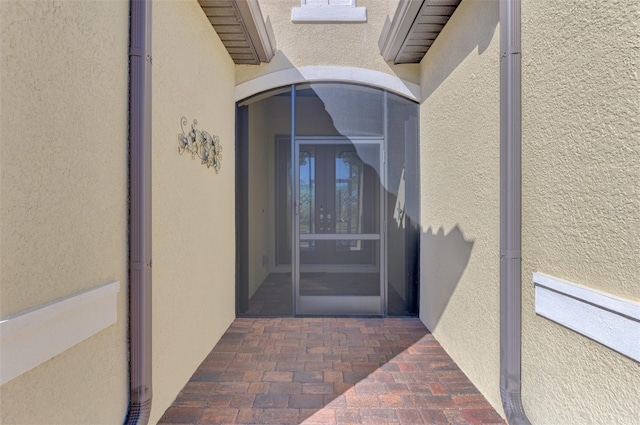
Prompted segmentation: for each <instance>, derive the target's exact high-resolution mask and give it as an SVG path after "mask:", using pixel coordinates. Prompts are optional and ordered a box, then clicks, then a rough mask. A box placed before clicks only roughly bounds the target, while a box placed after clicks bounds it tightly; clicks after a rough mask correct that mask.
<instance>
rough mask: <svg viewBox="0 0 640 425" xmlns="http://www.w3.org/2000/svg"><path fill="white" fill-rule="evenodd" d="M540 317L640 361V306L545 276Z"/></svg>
mask: <svg viewBox="0 0 640 425" xmlns="http://www.w3.org/2000/svg"><path fill="white" fill-rule="evenodd" d="M533 282H534V287H535V311H536V314H538V315H540V316H542V317H545V318H547V319H549V320H552V321H554V322H556V323H559V324H560V325H562V326H565V327H567V328H569V329H571V330H573V331H575V332H578V333H579V334H582V335H584V336H586V337H588V338H590V339H592V340H594V341H597V342H599V343H600V344H603V345H605V346H606V347H609V348H611V349H612V350H615V351H617V352H619V353H621V354H624V355H625V356H627V357H629V358H631V359H633V360H635V361H637V362H640V304H639V303H636V302H633V301H630V300H626V299H623V298H619V297H616V296H613V295H610V294H607V293H605V292H601V291H597V290H594V289H591V288H588V287H586V286H582V285H578V284H575V283H571V282H567V281H565V280H562V279H558V278H555V277H552V276H549V275H545V274H542V273H534V274H533Z"/></svg>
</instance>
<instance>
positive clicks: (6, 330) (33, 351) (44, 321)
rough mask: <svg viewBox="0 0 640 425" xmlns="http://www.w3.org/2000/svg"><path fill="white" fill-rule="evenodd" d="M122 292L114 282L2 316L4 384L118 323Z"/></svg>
mask: <svg viewBox="0 0 640 425" xmlns="http://www.w3.org/2000/svg"><path fill="white" fill-rule="evenodd" d="M118 292H120V282H117V281H111V282H107V283H105V284H103V285H100V286H98V287H96V288H92V289H89V290H87V291H83V292H80V293H77V294H74V295H71V296H69V297H65V298H61V299H58V300H56V301H53V302H51V303H48V304H44V305H41V306H38V307H35V308H32V309H29V310H26V311H23V312H20V313H18V314H14V315H12V316H8V317H5V318H2V319H0V385H2V384H4V383H6V382H8V381H10V380H12V379H14V378H16V377H18V376H20V375H22V374H23V373H25V372H27V371H29V370H31V369H33V368H34V367H36V366H38V365H40V364H42V363H44V362H46V361H47V360H49V359H51V358H53V357H54V356H56V355H58V354H60V353H62V352H63V351H65V350H67V349H69V348H71V347H73V346H74V345H76V344H79V343H80V342H82V341H84V340H85V339H87V338H89V337H91V336H93V335H95V334H96V333H98V332H100V331H101V330H103V329H105V328H107V327H109V326H111V325H113V324H114V323H116V320H117V311H118V298H117V294H118Z"/></svg>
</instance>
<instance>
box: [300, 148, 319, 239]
mask: <svg viewBox="0 0 640 425" xmlns="http://www.w3.org/2000/svg"><path fill="white" fill-rule="evenodd" d="M299 162H300V164H299V166H300V216H299V220H300V234H310V233H315V231H316V229H315V228H316V226H315V215H316V210H315V203H316V177H315V176H316V169H315V163H316V159H315V155H314V151H313V149H308V148H305V149H304V150H303V149H301V150H300V159H299ZM314 248H315V241H312V240H304V241H300V250H302V251H312V250H313V249H314Z"/></svg>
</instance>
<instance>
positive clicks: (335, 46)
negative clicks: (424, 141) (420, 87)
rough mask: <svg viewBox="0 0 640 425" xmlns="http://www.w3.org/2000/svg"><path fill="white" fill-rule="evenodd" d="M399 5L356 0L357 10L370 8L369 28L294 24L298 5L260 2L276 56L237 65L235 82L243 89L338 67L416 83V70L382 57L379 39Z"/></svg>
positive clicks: (296, 1)
mask: <svg viewBox="0 0 640 425" xmlns="http://www.w3.org/2000/svg"><path fill="white" fill-rule="evenodd" d="M397 5H398V1H397V0H357V6H358V7H366V8H367V22H366V23H293V22H291V8H292V7H300V0H261V1H260V9H261V10H262V14H263V15H264V17H265V19H266V18H267V17H268V18H269V20H270V21H271V24H272V26H273V32H274V33H275V36H276V43H277V49H278V51H277V52H276V55H275V57H274V58H273V59H272V60H271V62H270V63H267V64H262V65H260V66H254V65H240V66H238V67H237V68H236V81H237V83H238V84H239V83H243V82H245V81H248V80H251V79H254V78H257V77H259V76H261V75H264V74H269V73H271V72H275V71H280V70H283V69H287V68H293V67H301V66H311V65H337V66H353V67H360V68H366V69H371V70H375V71H380V72H384V73H387V74H391V75H397V76H398V77H400V78H403V79H405V80H407V81H411V82H418V80H419V71H418V65H415V64H413V65H395V66H394V65H392V64H390V63H387V62H385V61H384V59H383V58H382V56H381V55H380V48H379V47H378V38H379V37H380V34H381V32H382V27H383V25H384V21H385V19H386V17H387V16H388V15H389V16H390V17H393V14H394V12H395V9H396V7H397Z"/></svg>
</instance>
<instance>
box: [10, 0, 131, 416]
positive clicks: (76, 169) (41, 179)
mask: <svg viewBox="0 0 640 425" xmlns="http://www.w3.org/2000/svg"><path fill="white" fill-rule="evenodd" d="M96 17H100V19H96ZM0 28H2V36H1V37H0V40H1V48H0V86H1V87H2V96H0V109H1V110H2V113H1V114H0V177H1V179H0V234H1V235H2V237H1V238H0V270H2V277H1V280H0V285H1V292H2V296H1V297H0V319H4V318H5V317H7V316H9V315H13V314H17V313H20V312H22V311H24V310H27V309H30V308H33V307H36V306H39V305H41V304H45V303H49V302H52V301H54V300H57V299H59V298H62V297H67V296H71V295H74V294H76V293H78V292H81V291H84V290H88V289H91V288H94V287H96V286H99V285H101V284H103V283H105V282H107V281H110V280H118V281H120V285H121V286H120V288H121V289H120V293H119V294H118V310H117V322H116V324H114V325H112V326H110V327H108V328H107V329H105V330H103V331H101V332H99V333H98V334H96V335H94V336H92V337H90V338H89V339H87V340H85V341H83V342H81V343H80V344H78V345H76V346H74V347H72V348H70V349H68V350H67V351H65V352H63V353H61V354H59V355H57V356H55V357H54V358H52V359H51V360H49V361H47V362H45V363H43V364H41V365H40V366H38V367H36V368H34V369H32V370H30V371H28V372H26V373H25V374H23V375H21V376H19V377H17V378H15V379H13V380H11V381H9V382H7V383H6V384H4V385H2V387H0V422H2V423H3V424H25V423H38V424H42V423H59V424H63V423H64V424H73V423H94V424H113V423H120V422H122V420H123V419H124V416H125V414H126V406H127V388H128V378H127V366H128V365H127V313H126V310H127V291H126V288H127V196H128V195H127V138H128V134H127V132H128V129H127V111H128V38H129V5H128V2H127V1H109V2H54V1H38V2H24V1H8V0H7V1H1V2H0Z"/></svg>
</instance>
